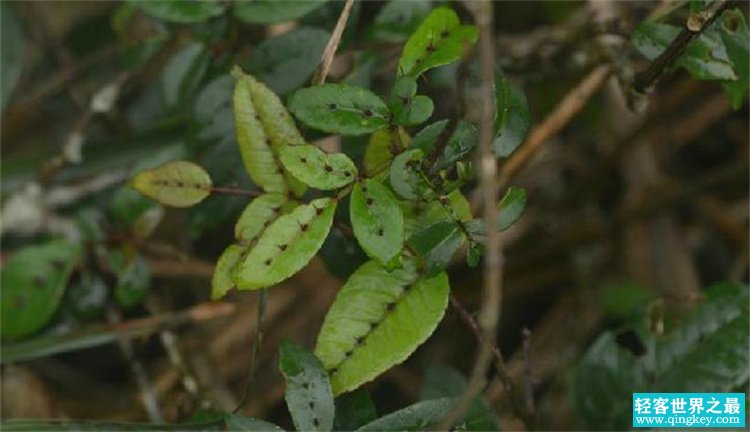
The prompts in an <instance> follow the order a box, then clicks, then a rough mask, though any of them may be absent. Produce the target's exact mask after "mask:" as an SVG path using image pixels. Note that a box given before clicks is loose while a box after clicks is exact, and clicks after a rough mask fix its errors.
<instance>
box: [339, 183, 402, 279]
mask: <svg viewBox="0 0 750 432" xmlns="http://www.w3.org/2000/svg"><path fill="white" fill-rule="evenodd" d="M349 210H350V218H351V222H352V229H353V230H354V236H355V237H356V238H357V241H358V242H359V244H360V246H362V249H364V251H365V252H366V253H367V255H369V256H370V257H372V258H375V259H377V260H378V261H380V262H381V263H383V264H385V263H387V262H389V261H391V260H392V259H393V258H394V257H395V256H396V255H398V254H399V253H400V252H401V247H402V246H403V243H404V216H403V214H402V213H401V208H400V207H399V205H398V201H396V197H395V196H394V195H393V192H391V190H390V189H388V188H387V187H386V186H383V185H382V184H381V183H380V182H378V181H376V180H371V179H365V180H364V181H363V182H362V183H357V184H356V185H355V186H354V190H353V191H352V195H351V200H350V202H349Z"/></svg>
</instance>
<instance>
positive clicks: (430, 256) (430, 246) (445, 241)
mask: <svg viewBox="0 0 750 432" xmlns="http://www.w3.org/2000/svg"><path fill="white" fill-rule="evenodd" d="M465 240H466V237H465V236H464V234H463V232H462V231H461V228H460V227H459V226H458V224H456V223H455V222H452V221H451V222H438V223H435V224H433V225H430V226H428V227H426V228H424V229H421V230H419V231H417V232H416V233H414V234H412V236H411V237H410V238H409V240H408V242H407V243H408V245H409V247H410V248H411V250H413V251H414V252H416V253H417V254H419V256H420V257H421V258H422V260H424V262H425V271H426V272H427V274H435V273H437V272H440V271H443V270H445V268H446V267H448V265H449V264H450V261H451V258H453V255H454V254H455V253H456V251H457V250H458V248H460V247H461V245H462V244H463V243H464V241H465Z"/></svg>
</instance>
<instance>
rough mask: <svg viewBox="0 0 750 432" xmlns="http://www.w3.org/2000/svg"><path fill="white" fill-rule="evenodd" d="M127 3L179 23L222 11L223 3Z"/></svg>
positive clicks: (159, 0) (165, 0) (202, 0)
mask: <svg viewBox="0 0 750 432" xmlns="http://www.w3.org/2000/svg"><path fill="white" fill-rule="evenodd" d="M129 3H130V4H133V5H135V6H136V7H138V8H139V9H141V10H142V11H143V12H145V13H146V14H148V15H150V16H152V17H154V18H158V19H160V20H163V21H169V22H174V23H181V24H195V23H199V22H202V21H206V20H208V19H210V18H213V17H215V16H218V15H221V14H222V12H224V5H223V4H222V3H219V2H216V1H213V0H198V1H174V0H155V1H154V0H152V1H130V2H129Z"/></svg>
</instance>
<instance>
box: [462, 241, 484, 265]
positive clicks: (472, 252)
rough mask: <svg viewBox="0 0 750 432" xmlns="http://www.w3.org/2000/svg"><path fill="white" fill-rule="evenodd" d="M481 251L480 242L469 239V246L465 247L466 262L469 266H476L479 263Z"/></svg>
mask: <svg viewBox="0 0 750 432" xmlns="http://www.w3.org/2000/svg"><path fill="white" fill-rule="evenodd" d="M483 253H484V251H483V249H482V245H481V244H479V243H477V242H475V241H469V247H468V248H467V249H466V264H468V265H469V267H471V268H476V267H477V266H478V265H479V260H480V259H482V254H483Z"/></svg>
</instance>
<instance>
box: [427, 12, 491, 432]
mask: <svg viewBox="0 0 750 432" xmlns="http://www.w3.org/2000/svg"><path fill="white" fill-rule="evenodd" d="M469 4H470V5H471V6H473V8H472V9H473V13H474V20H475V22H476V23H477V26H478V27H479V60H480V65H481V77H482V92H481V99H480V107H481V109H480V123H479V166H480V177H479V187H480V190H481V194H482V198H483V199H482V201H483V203H484V221H485V229H486V230H487V243H486V245H487V248H486V251H487V252H486V255H485V261H484V284H483V287H482V309H481V311H480V320H479V324H480V325H481V330H482V332H481V333H482V338H483V340H484V341H485V342H483V343H480V344H479V347H478V349H477V356H476V359H475V361H474V367H473V368H472V372H471V376H470V377H469V382H468V384H467V386H466V390H465V391H464V393H463V394H462V395H461V396H460V397H459V398H458V400H457V401H456V404H455V406H454V407H453V408H452V409H451V410H450V412H448V414H447V415H446V416H445V418H444V419H443V421H442V422H441V425H440V427H438V430H448V429H449V428H451V427H452V426H453V425H454V424H455V423H456V422H457V421H458V420H459V419H460V418H461V417H463V415H464V413H466V411H467V410H468V409H469V407H470V406H471V403H472V402H473V401H474V399H475V398H476V397H477V396H478V395H479V394H480V393H481V392H482V390H483V389H484V387H485V384H486V381H487V379H486V374H487V369H488V368H489V366H490V362H491V361H492V345H491V342H492V341H494V340H495V337H496V334H497V323H498V321H499V319H500V309H501V306H502V303H501V302H502V266H503V263H502V261H501V259H502V256H501V254H502V251H501V246H502V245H501V242H500V235H499V233H498V231H497V227H496V224H495V220H496V218H497V215H496V214H497V210H496V206H495V200H496V199H497V195H498V190H499V188H498V182H497V179H496V177H497V164H496V160H495V156H494V154H493V152H492V138H493V118H494V114H495V108H494V98H493V83H494V80H495V43H494V29H493V17H494V10H493V5H492V2H491V1H489V0H485V1H482V2H479V3H469Z"/></svg>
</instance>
